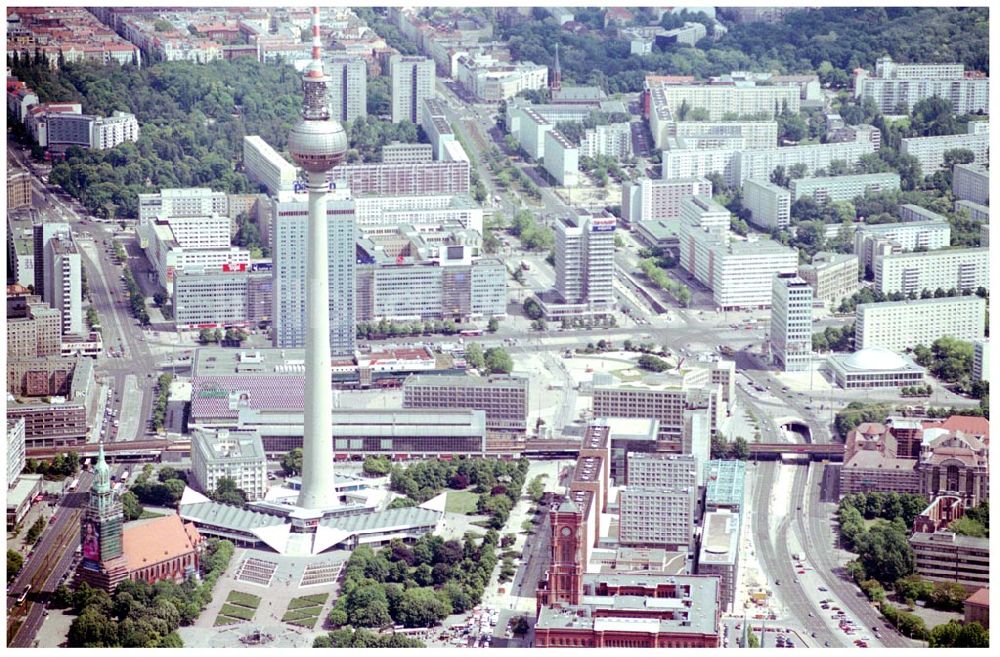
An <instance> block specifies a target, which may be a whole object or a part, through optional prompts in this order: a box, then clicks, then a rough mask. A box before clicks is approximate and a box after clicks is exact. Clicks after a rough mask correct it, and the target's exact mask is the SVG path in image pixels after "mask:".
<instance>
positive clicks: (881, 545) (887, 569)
mask: <svg viewBox="0 0 1000 657" xmlns="http://www.w3.org/2000/svg"><path fill="white" fill-rule="evenodd" d="M857 548H858V549H857V552H858V553H859V554H860V555H861V563H862V565H863V566H864V568H865V572H866V573H868V575H869V577H872V578H874V579H876V580H878V581H879V582H887V583H888V582H895V581H896V580H898V579H900V578H902V577H906V576H907V575H909V574H911V573H912V572H914V570H915V569H916V556H915V555H914V552H913V548H912V547H910V544H909V541H908V540H907V536H906V532H905V530H902V529H900V528H899V527H898V526H896V525H894V524H876V525H874V526H873V527H872V528H871V529H869V530H868V531H867V532H866V533H865V534H862V536H861V537H860V539H859V540H858V544H857Z"/></svg>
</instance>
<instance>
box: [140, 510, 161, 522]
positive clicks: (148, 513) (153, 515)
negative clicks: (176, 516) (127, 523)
mask: <svg viewBox="0 0 1000 657" xmlns="http://www.w3.org/2000/svg"><path fill="white" fill-rule="evenodd" d="M165 515H167V514H165V513H157V512H156V511H147V510H146V509H143V510H142V514H141V515H140V516H139V520H147V519H149V518H162V517H163V516H165Z"/></svg>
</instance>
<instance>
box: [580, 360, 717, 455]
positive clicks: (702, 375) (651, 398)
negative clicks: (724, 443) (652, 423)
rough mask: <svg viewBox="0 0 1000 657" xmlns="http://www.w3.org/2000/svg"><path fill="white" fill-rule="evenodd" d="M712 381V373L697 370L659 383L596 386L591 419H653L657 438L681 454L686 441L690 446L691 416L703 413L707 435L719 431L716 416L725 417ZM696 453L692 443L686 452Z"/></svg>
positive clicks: (706, 370)
mask: <svg viewBox="0 0 1000 657" xmlns="http://www.w3.org/2000/svg"><path fill="white" fill-rule="evenodd" d="M712 379H713V372H712V371H710V370H708V369H702V368H696V369H692V370H689V371H687V372H685V373H683V374H682V375H681V376H679V377H677V376H675V377H671V380H669V381H666V382H661V383H655V384H649V383H642V382H639V383H630V384H627V385H615V386H595V387H594V396H593V412H594V417H595V418H640V419H643V420H646V421H648V420H649V419H651V418H655V419H656V420H657V421H658V423H659V429H658V432H657V436H658V437H659V438H660V439H662V440H666V441H669V442H670V443H672V446H673V447H675V448H676V451H678V452H684V451H685V450H684V444H685V442H692V443H693V437H692V435H691V432H692V431H693V430H694V429H693V428H692V426H691V424H692V417H693V416H695V415H699V414H704V416H705V417H704V419H705V421H706V422H707V424H708V425H709V426H708V432H707V433H708V434H709V436H712V435H715V433H716V431H717V430H718V422H719V416H720V415H722V416H723V417H725V402H724V401H723V393H722V384H721V383H718V382H715V381H713V380H712ZM695 433H697V432H695ZM697 451H699V450H698V449H696V448H695V446H694V445H693V444H692V445H691V447H690V448H689V449H688V450H687V453H696V452H697Z"/></svg>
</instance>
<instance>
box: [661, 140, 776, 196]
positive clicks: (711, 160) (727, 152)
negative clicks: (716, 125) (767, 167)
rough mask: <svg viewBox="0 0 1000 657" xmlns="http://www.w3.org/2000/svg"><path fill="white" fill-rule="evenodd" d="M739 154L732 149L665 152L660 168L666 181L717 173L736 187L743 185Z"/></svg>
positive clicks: (696, 149)
mask: <svg viewBox="0 0 1000 657" xmlns="http://www.w3.org/2000/svg"><path fill="white" fill-rule="evenodd" d="M739 154H740V151H738V150H735V149H731V148H708V149H700V148H685V149H681V150H665V151H663V152H662V159H661V164H660V167H661V170H662V172H663V179H664V180H677V179H682V178H704V177H705V176H707V175H709V174H712V173H717V174H719V175H720V176H722V179H723V180H724V181H725V183H726V184H727V185H729V186H730V187H735V186H738V185H740V184H741V181H740V178H739V169H738V167H737V158H738V157H739ZM770 175H771V174H770V172H768V176H770Z"/></svg>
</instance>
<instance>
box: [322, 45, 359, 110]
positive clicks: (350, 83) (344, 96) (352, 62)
mask: <svg viewBox="0 0 1000 657" xmlns="http://www.w3.org/2000/svg"><path fill="white" fill-rule="evenodd" d="M326 66H327V68H328V69H329V71H330V73H329V75H330V90H329V94H330V114H331V116H332V118H333V120H334V121H340V122H342V123H344V124H347V123H351V122H352V121H354V119H356V118H358V117H359V116H368V66H367V64H366V63H365V60H364V59H363V58H362V57H353V56H344V55H335V56H333V57H331V58H330V59H328V60H327V62H326Z"/></svg>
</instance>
